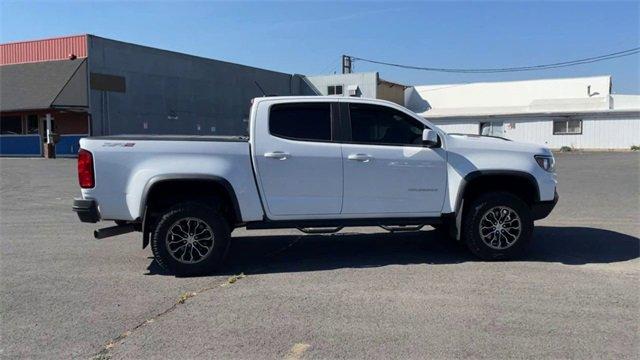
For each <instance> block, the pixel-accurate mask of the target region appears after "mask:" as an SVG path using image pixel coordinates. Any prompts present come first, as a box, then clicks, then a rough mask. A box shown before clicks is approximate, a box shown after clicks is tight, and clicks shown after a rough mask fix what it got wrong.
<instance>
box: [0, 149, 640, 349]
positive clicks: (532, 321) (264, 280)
mask: <svg viewBox="0 0 640 360" xmlns="http://www.w3.org/2000/svg"><path fill="white" fill-rule="evenodd" d="M639 155H640V154H635V153H617V152H612V153H577V154H576V153H572V154H559V155H558V172H559V177H560V186H559V191H558V192H559V194H560V202H559V204H558V206H557V208H556V209H555V210H554V212H553V213H552V214H551V216H550V217H549V218H547V219H545V220H542V221H539V222H537V227H536V230H535V234H534V237H535V239H534V241H533V244H532V246H531V249H530V252H529V254H528V255H527V256H526V257H525V258H523V259H521V260H519V261H511V262H491V263H487V262H479V261H476V260H475V259H474V258H472V257H471V256H470V255H468V253H467V252H466V251H465V250H464V249H463V248H461V247H460V246H457V245H456V244H450V243H449V242H447V241H445V240H443V239H439V238H438V237H437V236H436V235H435V233H434V232H433V231H430V230H429V229H426V230H424V231H420V232H413V233H404V234H387V233H385V232H383V231H381V230H378V229H376V228H350V229H345V230H344V231H343V232H341V233H339V234H336V235H327V236H301V235H300V234H299V233H298V232H297V231H263V232H246V231H242V230H236V231H235V232H234V237H235V238H234V243H233V245H232V249H231V252H230V255H229V259H228V265H227V269H226V271H225V273H223V274H220V275H217V276H210V277H200V278H187V279H185V278H175V277H173V276H168V275H167V274H164V273H163V272H162V271H161V270H160V269H159V268H158V266H157V265H156V264H155V263H154V262H153V258H152V257H151V252H150V250H149V249H146V250H142V249H141V240H140V237H139V235H138V234H128V235H123V236H120V237H115V238H110V239H105V240H100V241H98V240H94V239H93V238H92V231H93V230H94V228H95V226H94V225H91V224H83V223H80V222H79V220H78V219H77V217H76V216H75V214H74V213H73V212H71V199H72V198H73V196H77V194H78V193H79V191H78V187H77V180H76V175H75V160H72V159H58V160H44V159H7V158H3V159H0V167H1V173H0V175H1V187H0V202H1V203H0V218H1V220H0V266H1V283H0V315H1V319H0V327H1V330H2V334H1V339H0V341H1V345H0V357H3V358H70V357H78V358H91V357H94V356H96V355H97V357H98V358H103V359H106V358H109V357H111V358H151V357H155V358H177V357H181V358H203V357H204V358H214V357H215V358H241V359H258V358H268V359H271V358H285V357H288V358H291V359H297V358H505V357H536V358H537V357H545V358H639V357H640V335H639V334H640V331H639V330H640V329H639V324H640V288H639V286H638V285H639V284H640V282H639V281H638V280H640V279H639V275H640V267H639V262H640V260H638V258H639V257H640V254H639V252H640V240H639V239H638V237H639V236H640V228H639V225H638V222H639V220H640V216H639V215H640V213H639V210H638V209H639V208H640V201H639V199H640V198H639V184H640V181H639V174H640V156H639ZM240 273H244V274H246V277H244V278H237V280H236V281H235V282H234V281H233V280H231V281H230V280H229V278H230V277H231V276H233V275H234V274H240ZM233 279H236V278H233ZM193 293H195V294H193ZM181 296H183V298H188V299H186V301H184V302H183V303H180V302H179V301H178V300H179V299H180V297H181Z"/></svg>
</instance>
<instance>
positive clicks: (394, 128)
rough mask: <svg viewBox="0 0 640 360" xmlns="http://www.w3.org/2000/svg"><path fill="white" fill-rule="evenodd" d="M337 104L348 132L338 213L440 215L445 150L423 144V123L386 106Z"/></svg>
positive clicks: (444, 172) (444, 181) (391, 215)
mask: <svg viewBox="0 0 640 360" xmlns="http://www.w3.org/2000/svg"><path fill="white" fill-rule="evenodd" d="M341 106H342V112H341V114H343V121H346V122H347V124H348V126H347V128H350V129H349V130H348V131H349V132H350V133H351V134H350V137H349V136H348V138H349V139H350V140H349V141H348V143H345V144H343V149H342V153H343V158H342V160H343V166H344V199H343V205H342V213H343V214H369V215H371V214H386V216H388V217H394V216H403V214H415V216H431V215H434V216H435V215H439V213H440V211H441V210H442V204H443V201H444V195H445V184H446V160H445V152H444V150H443V149H442V148H428V147H425V146H424V145H423V144H422V131H423V130H424V129H425V127H426V125H425V124H423V123H422V122H420V121H418V120H417V119H415V118H414V117H412V116H410V115H409V114H406V113H404V112H401V111H399V110H396V109H393V108H390V107H386V106H380V105H373V104H364V103H346V102H345V103H341ZM345 117H346V119H344V118H345Z"/></svg>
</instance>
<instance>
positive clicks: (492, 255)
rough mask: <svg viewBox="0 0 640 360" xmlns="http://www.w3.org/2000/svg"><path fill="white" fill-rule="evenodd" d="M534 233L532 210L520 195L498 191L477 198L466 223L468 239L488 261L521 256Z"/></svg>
mask: <svg viewBox="0 0 640 360" xmlns="http://www.w3.org/2000/svg"><path fill="white" fill-rule="evenodd" d="M532 232H533V220H532V217H531V210H530V209H529V207H528V206H527V204H525V203H524V201H522V200H521V199H520V198H518V197H517V196H515V195H512V194H510V193H506V192H494V193H489V194H485V195H482V196H479V197H478V198H476V199H475V200H473V201H472V202H471V204H470V206H469V208H468V209H467V210H465V215H464V218H463V223H462V235H463V238H464V241H465V243H466V245H467V247H468V248H469V250H471V252H472V253H474V254H475V255H476V256H478V257H480V258H481V259H484V260H504V259H511V258H514V257H516V256H518V255H520V254H521V253H522V252H523V250H524V249H525V248H526V246H527V245H528V243H529V241H530V239H531V234H532Z"/></svg>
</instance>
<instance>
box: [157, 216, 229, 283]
mask: <svg viewBox="0 0 640 360" xmlns="http://www.w3.org/2000/svg"><path fill="white" fill-rule="evenodd" d="M229 236H230V233H229V227H228V225H227V221H226V220H225V218H224V217H223V216H221V215H219V214H218V213H216V212H215V210H213V209H212V208H210V207H208V206H205V205H202V204H198V203H183V204H179V205H176V206H174V207H172V208H171V209H169V210H167V211H166V212H165V213H164V214H163V215H162V216H161V217H160V220H159V221H158V224H157V226H156V228H155V230H154V231H153V234H152V238H151V249H152V251H153V255H154V256H155V258H156V261H157V262H158V264H160V266H162V267H163V268H165V269H167V270H169V271H171V272H173V273H174V274H176V275H179V276H193V275H204V274H209V273H211V272H213V271H215V270H216V269H218V268H219V267H220V265H221V264H222V261H223V259H224V256H225V253H226V250H227V247H228V245H229Z"/></svg>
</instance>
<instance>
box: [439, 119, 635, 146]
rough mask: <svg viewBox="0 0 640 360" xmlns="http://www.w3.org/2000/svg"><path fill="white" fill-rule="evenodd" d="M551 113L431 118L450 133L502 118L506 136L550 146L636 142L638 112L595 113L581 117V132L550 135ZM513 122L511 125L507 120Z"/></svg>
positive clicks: (470, 130)
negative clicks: (618, 115)
mask: <svg viewBox="0 0 640 360" xmlns="http://www.w3.org/2000/svg"><path fill="white" fill-rule="evenodd" d="M553 119H554V118H553V117H541V118H517V117H514V118H511V119H487V118H479V119H474V120H456V119H446V120H442V119H441V120H435V121H433V120H432V122H433V123H434V124H436V125H437V126H438V127H440V128H441V129H442V130H444V131H446V132H451V133H466V134H478V129H479V124H480V122H484V121H503V122H504V136H505V137H506V138H508V139H511V140H514V141H521V142H529V143H534V144H539V145H544V146H547V147H549V148H552V149H559V148H561V147H562V146H569V147H574V148H577V149H629V148H630V147H631V145H640V116H637V115H636V116H628V117H609V118H607V117H604V116H602V117H598V118H585V119H583V120H582V134H581V135H553ZM509 123H514V124H515V129H510V128H509V126H508V124H509Z"/></svg>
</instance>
